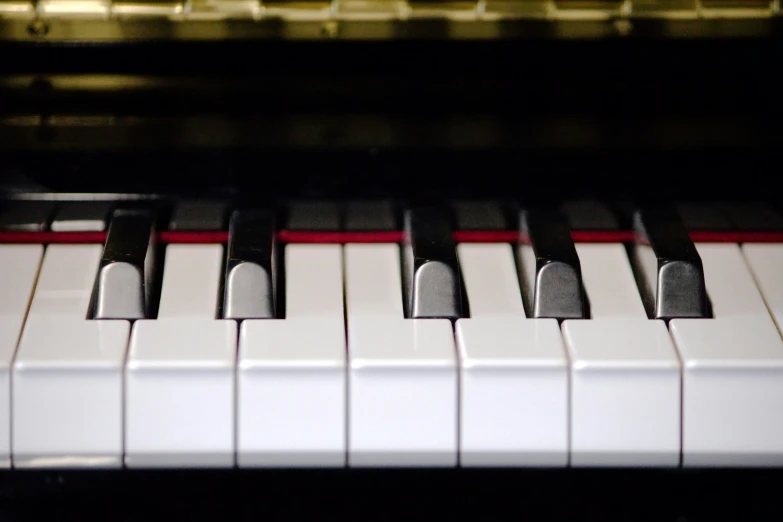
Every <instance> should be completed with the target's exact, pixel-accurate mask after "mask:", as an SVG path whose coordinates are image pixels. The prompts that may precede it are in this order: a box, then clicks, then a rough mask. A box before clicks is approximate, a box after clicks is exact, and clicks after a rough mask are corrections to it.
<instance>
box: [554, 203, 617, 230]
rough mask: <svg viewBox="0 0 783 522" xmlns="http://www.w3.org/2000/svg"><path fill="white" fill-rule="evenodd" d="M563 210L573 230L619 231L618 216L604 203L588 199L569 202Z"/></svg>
mask: <svg viewBox="0 0 783 522" xmlns="http://www.w3.org/2000/svg"><path fill="white" fill-rule="evenodd" d="M561 209H562V211H563V213H564V214H565V216H566V219H567V220H568V226H569V227H570V228H571V230H619V229H620V224H619V222H618V221H617V216H615V215H614V213H613V212H612V210H611V209H610V208H609V207H608V206H607V205H604V204H603V203H600V202H598V201H594V200H590V199H586V200H579V201H567V202H565V203H563V204H562V206H561Z"/></svg>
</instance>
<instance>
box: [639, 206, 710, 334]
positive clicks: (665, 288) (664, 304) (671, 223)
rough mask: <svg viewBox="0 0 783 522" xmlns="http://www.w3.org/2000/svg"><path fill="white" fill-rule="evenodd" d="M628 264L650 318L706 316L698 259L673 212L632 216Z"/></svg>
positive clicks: (651, 211) (652, 211)
mask: <svg viewBox="0 0 783 522" xmlns="http://www.w3.org/2000/svg"><path fill="white" fill-rule="evenodd" d="M634 232H635V234H636V243H635V245H634V248H633V256H632V258H633V259H632V261H633V263H634V269H635V270H636V272H637V279H638V280H639V284H640V286H641V293H642V298H643V300H644V302H645V306H646V307H647V313H648V315H649V316H650V317H654V318H656V319H673V318H677V317H709V315H710V314H709V304H708V301H707V292H706V290H705V285H704V269H703V267H702V263H701V257H699V253H698V251H697V250H696V245H694V244H693V241H691V238H690V237H689V236H688V232H687V230H686V229H685V226H684V225H683V223H682V221H681V220H680V218H679V216H678V215H677V213H676V212H675V210H674V209H672V208H669V207H646V208H642V209H639V210H638V211H637V212H636V214H635V216H634Z"/></svg>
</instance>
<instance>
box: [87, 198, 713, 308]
mask: <svg viewBox="0 0 783 522" xmlns="http://www.w3.org/2000/svg"><path fill="white" fill-rule="evenodd" d="M403 214H404V220H403V221H404V227H403V228H404V242H403V245H402V256H401V258H402V259H401V269H402V276H403V296H404V301H405V302H404V309H405V314H406V317H409V318H448V319H451V320H456V319H458V318H461V317H467V316H469V303H468V301H467V297H466V295H465V291H464V287H463V284H462V280H461V277H460V268H459V259H458V255H457V249H456V245H455V241H454V237H453V231H454V227H453V221H454V220H453V215H452V214H451V212H449V211H448V210H447V209H445V208H443V207H437V206H419V207H411V208H408V209H406V210H405V211H404V213H403ZM518 216H519V244H518V247H519V248H517V249H515V252H516V261H517V268H518V274H519V285H520V291H521V294H522V299H523V302H524V305H525V310H526V312H527V315H528V316H530V317H536V318H556V319H558V320H565V319H587V318H589V317H590V311H589V298H588V296H587V294H586V292H585V289H584V286H583V284H582V276H581V269H580V262H579V256H578V255H577V251H576V247H575V244H574V242H573V240H572V238H571V230H570V227H569V223H568V220H567V218H566V216H565V215H564V214H563V213H562V212H561V211H560V210H559V209H557V208H555V207H542V208H527V209H523V210H521V211H520V212H519V214H518ZM633 220H634V224H633V226H634V231H635V238H636V239H635V241H634V243H633V244H631V245H628V247H629V255H630V259H631V261H632V266H633V268H634V271H635V275H636V277H637V281H638V283H639V287H640V293H641V296H642V299H643V301H644V303H645V306H646V308H647V311H648V315H649V317H651V318H658V319H664V320H668V319H672V318H685V317H691V318H700V317H710V315H711V313H710V306H709V302H708V298H707V293H706V287H705V281H704V272H703V267H702V263H701V259H700V257H699V254H698V252H697V250H696V247H695V245H694V243H693V242H692V240H691V239H690V237H689V235H688V231H687V229H686V228H685V226H684V225H683V223H682V220H681V219H680V217H679V215H678V213H677V212H676V211H675V210H674V209H673V208H671V207H662V206H654V207H648V208H642V209H638V210H636V211H635V212H634V215H633ZM275 223H276V215H275V212H273V211H271V210H263V209H241V210H235V211H233V212H232V213H231V217H230V220H229V236H228V247H227V249H226V259H225V272H224V274H223V275H224V281H223V291H222V294H223V295H222V303H221V307H220V312H219V315H220V317H222V318H226V319H237V320H242V319H269V318H276V317H284V313H285V312H284V310H281V305H280V302H281V300H280V299H279V292H280V291H281V290H282V289H283V288H284V285H282V284H281V281H282V279H283V277H284V274H283V270H281V269H280V266H281V265H282V264H283V263H281V260H280V257H279V255H280V249H279V248H277V241H276V227H275ZM155 249H156V244H155V241H154V217H153V214H152V213H150V212H148V211H144V210H138V209H135V210H134V209H119V210H116V211H115V212H114V214H113V216H112V219H111V222H110V226H109V231H108V235H107V239H106V244H105V248H104V253H103V258H102V260H101V264H100V273H99V274H98V277H97V278H96V286H95V290H94V295H93V306H92V310H93V314H94V318H96V319H141V318H149V317H151V316H152V311H153V306H152V304H153V303H152V301H153V295H152V292H151V288H153V271H154V269H153V268H152V267H153V266H155V265H154V261H153V259H154V258H155ZM523 249H527V250H528V252H532V256H530V255H527V256H525V258H526V260H525V261H523V260H522V259H521V257H523V256H522V254H521V253H520V252H521V251H522V250H523Z"/></svg>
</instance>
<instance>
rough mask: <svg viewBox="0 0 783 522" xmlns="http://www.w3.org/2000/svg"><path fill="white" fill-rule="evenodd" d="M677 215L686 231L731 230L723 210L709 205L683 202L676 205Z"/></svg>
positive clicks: (727, 217) (717, 206)
mask: <svg viewBox="0 0 783 522" xmlns="http://www.w3.org/2000/svg"><path fill="white" fill-rule="evenodd" d="M677 214H678V215H679V216H680V219H681V220H682V224H683V226H684V227H685V229H686V230H689V231H690V230H709V231H720V230H731V228H732V226H731V222H730V221H729V216H728V215H727V214H726V212H725V210H724V209H723V208H721V207H720V206H719V205H715V204H710V203H689V202H683V203H679V204H678V205H677Z"/></svg>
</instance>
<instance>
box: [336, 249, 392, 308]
mask: <svg viewBox="0 0 783 522" xmlns="http://www.w3.org/2000/svg"><path fill="white" fill-rule="evenodd" d="M345 274H346V278H345V300H346V303H347V308H348V313H349V314H350V315H351V318H354V319H358V317H359V316H380V317H402V316H403V313H404V312H403V309H402V294H401V288H402V279H401V275H400V247H399V246H398V245H361V244H349V245H345ZM349 320H350V319H349Z"/></svg>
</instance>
